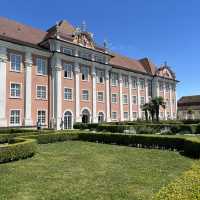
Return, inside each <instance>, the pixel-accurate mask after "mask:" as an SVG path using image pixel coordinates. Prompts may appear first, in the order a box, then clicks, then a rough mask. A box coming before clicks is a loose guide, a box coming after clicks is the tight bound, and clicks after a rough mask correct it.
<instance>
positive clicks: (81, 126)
mask: <svg viewBox="0 0 200 200" xmlns="http://www.w3.org/2000/svg"><path fill="white" fill-rule="evenodd" d="M98 125H99V124H98V123H91V124H86V123H81V122H77V123H75V124H74V126H73V127H74V129H81V130H82V129H96V128H97V127H98Z"/></svg>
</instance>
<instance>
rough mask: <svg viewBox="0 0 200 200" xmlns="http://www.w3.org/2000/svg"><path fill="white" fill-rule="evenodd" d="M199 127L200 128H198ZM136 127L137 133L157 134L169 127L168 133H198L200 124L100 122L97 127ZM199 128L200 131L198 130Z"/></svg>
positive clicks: (120, 129) (117, 130) (115, 130)
mask: <svg viewBox="0 0 200 200" xmlns="http://www.w3.org/2000/svg"><path fill="white" fill-rule="evenodd" d="M197 128H198V129H197ZM131 129H135V131H136V133H137V134H155V133H160V132H161V133H162V131H163V130H165V129H167V130H169V131H167V134H176V133H179V134H198V133H199V130H200V127H199V125H187V124H143V125H142V124H141V125H113V124H100V125H99V126H98V127H97V130H98V131H108V132H112V133H123V132H124V131H125V130H131ZM197 130H198V131H197Z"/></svg>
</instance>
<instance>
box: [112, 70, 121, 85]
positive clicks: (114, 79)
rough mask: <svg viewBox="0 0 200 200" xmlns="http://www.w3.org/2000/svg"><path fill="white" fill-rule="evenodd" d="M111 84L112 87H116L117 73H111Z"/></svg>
mask: <svg viewBox="0 0 200 200" xmlns="http://www.w3.org/2000/svg"><path fill="white" fill-rule="evenodd" d="M111 82H112V86H118V83H119V76H118V74H117V73H115V72H112V73H111Z"/></svg>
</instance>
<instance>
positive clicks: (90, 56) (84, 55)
mask: <svg viewBox="0 0 200 200" xmlns="http://www.w3.org/2000/svg"><path fill="white" fill-rule="evenodd" d="M79 55H80V57H81V58H85V59H87V60H92V54H91V53H86V52H83V51H79Z"/></svg>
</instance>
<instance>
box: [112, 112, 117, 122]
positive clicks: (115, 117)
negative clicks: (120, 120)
mask: <svg viewBox="0 0 200 200" xmlns="http://www.w3.org/2000/svg"><path fill="white" fill-rule="evenodd" d="M111 118H112V120H116V119H117V112H112V115H111Z"/></svg>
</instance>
